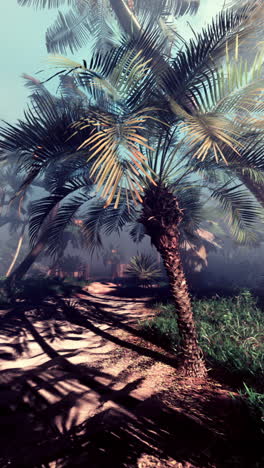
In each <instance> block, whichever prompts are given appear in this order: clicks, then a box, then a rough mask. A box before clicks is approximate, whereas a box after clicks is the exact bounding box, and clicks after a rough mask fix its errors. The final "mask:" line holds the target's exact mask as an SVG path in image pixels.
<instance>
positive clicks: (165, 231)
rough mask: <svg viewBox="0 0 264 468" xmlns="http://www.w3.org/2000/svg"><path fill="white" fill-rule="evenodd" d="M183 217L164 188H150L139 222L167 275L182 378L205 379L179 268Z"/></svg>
mask: <svg viewBox="0 0 264 468" xmlns="http://www.w3.org/2000/svg"><path fill="white" fill-rule="evenodd" d="M182 216H183V213H182V211H181V209H180V207H179V203H178V201H177V199H176V197H175V196H174V195H173V194H172V193H170V192H169V191H168V190H167V189H166V188H165V187H158V188H157V187H153V188H150V189H149V190H148V191H147V193H146V195H145V197H144V201H143V213H142V217H141V222H142V223H143V224H144V226H145V228H146V231H147V234H148V235H149V236H150V238H151V242H152V243H153V244H154V245H155V247H156V249H157V250H158V252H159V253H160V254H161V257H162V259H163V262H164V267H165V269H166V271H167V274H168V278H169V283H170V289H171V293H172V297H173V300H174V303H175V308H176V313H177V322H178V327H179V335H180V349H179V361H180V367H181V368H182V370H183V371H184V374H185V375H188V376H192V377H204V376H205V375H206V367H205V363H204V358H203V353H202V350H201V348H200V347H199V344H198V339H197V332H196V326H195V322H194V317H193V312H192V305H191V299H190V295H189V290H188V285H187V281H186V277H185V273H184V270H183V266H182V261H181V256H180V242H179V224H180V222H181V220H182Z"/></svg>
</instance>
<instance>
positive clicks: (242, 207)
mask: <svg viewBox="0 0 264 468" xmlns="http://www.w3.org/2000/svg"><path fill="white" fill-rule="evenodd" d="M212 197H213V198H214V199H216V200H217V201H218V202H219V203H220V205H221V207H222V208H223V210H224V212H225V214H226V222H227V224H228V226H229V229H230V232H231V234H232V236H233V237H234V238H235V240H236V241H237V242H239V243H251V242H254V241H255V240H256V234H255V232H256V231H255V232H254V228H256V225H257V223H258V222H260V220H261V218H262V216H263V213H262V210H261V208H260V206H259V204H258V203H257V202H256V201H255V200H254V198H253V197H252V195H251V194H250V193H249V192H248V191H247V190H246V189H243V187H242V186H241V184H240V185H237V186H234V185H233V184H226V186H222V187H220V188H218V189H214V190H212Z"/></svg>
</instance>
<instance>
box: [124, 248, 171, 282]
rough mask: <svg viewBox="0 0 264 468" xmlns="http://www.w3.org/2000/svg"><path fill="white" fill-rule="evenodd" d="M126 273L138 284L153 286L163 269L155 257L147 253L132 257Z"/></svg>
mask: <svg viewBox="0 0 264 468" xmlns="http://www.w3.org/2000/svg"><path fill="white" fill-rule="evenodd" d="M125 273H126V274H127V276H128V277H129V278H131V279H132V280H134V281H135V283H136V284H137V285H139V286H143V287H147V286H151V285H152V284H154V283H155V282H157V281H158V280H159V279H160V278H161V276H162V272H161V269H160V268H159V265H158V264H157V262H156V261H155V259H153V257H152V256H151V255H147V254H137V255H134V257H132V258H131V259H130V262H129V264H128V266H127V269H126V270H125Z"/></svg>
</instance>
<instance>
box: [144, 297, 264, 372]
mask: <svg viewBox="0 0 264 468" xmlns="http://www.w3.org/2000/svg"><path fill="white" fill-rule="evenodd" d="M155 308H156V309H157V310H158V314H157V316H156V317H155V318H154V319H151V320H147V321H145V322H144V323H143V325H142V327H143V330H144V331H145V332H146V333H147V334H148V335H151V336H152V338H155V340H156V341H157V342H159V343H160V344H161V345H163V346H165V347H167V348H169V349H171V350H173V351H177V346H178V343H179V334H178V326H177V319H176V314H175V312H174V307H173V305H172V304H156V306H155ZM193 310H194V315H195V321H196V323H197V328H198V333H199V341H200V345H201V347H202V349H203V351H204V353H205V355H206V358H207V361H208V363H209V365H210V366H214V365H215V363H218V365H221V366H223V367H224V368H225V369H227V370H229V371H231V372H232V373H239V374H241V373H247V374H248V375H251V376H255V377H260V376H261V375H262V376H263V373H264V372H263V371H264V323H263V312H262V311H261V310H260V309H259V308H258V307H257V305H256V301H255V298H254V297H253V296H252V295H251V293H250V292H249V291H242V292H241V293H240V294H239V295H238V296H235V297H233V298H220V297H215V298H212V299H204V300H194V301H193Z"/></svg>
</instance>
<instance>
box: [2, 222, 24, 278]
mask: <svg viewBox="0 0 264 468" xmlns="http://www.w3.org/2000/svg"><path fill="white" fill-rule="evenodd" d="M25 229H26V225H25V224H24V226H23V228H22V231H21V234H20V237H19V240H18V244H17V248H16V251H15V255H14V258H13V260H12V262H11V264H10V266H9V268H8V270H7V272H6V277H7V278H8V277H9V276H10V274H11V271H12V270H13V268H14V265H15V263H16V261H17V257H18V255H19V253H20V250H21V247H22V244H23V240H24V236H25Z"/></svg>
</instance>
